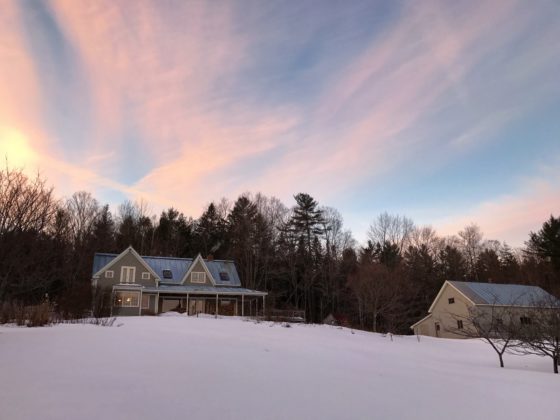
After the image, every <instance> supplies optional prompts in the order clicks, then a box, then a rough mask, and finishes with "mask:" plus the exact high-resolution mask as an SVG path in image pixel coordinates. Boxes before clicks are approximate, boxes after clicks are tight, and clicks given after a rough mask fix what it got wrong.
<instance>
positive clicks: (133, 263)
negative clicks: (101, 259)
mask: <svg viewBox="0 0 560 420" xmlns="http://www.w3.org/2000/svg"><path fill="white" fill-rule="evenodd" d="M123 266H128V267H135V269H136V270H135V272H134V284H140V285H142V286H148V287H154V286H156V280H155V277H154V275H153V274H152V273H151V272H149V271H148V269H147V268H146V267H145V266H144V264H142V263H141V262H140V261H139V260H138V258H136V256H135V255H134V254H133V253H132V252H128V253H127V254H126V255H124V256H123V257H122V258H121V259H120V260H119V261H117V262H116V263H112V264H111V265H109V267H108V268H107V269H106V270H112V271H113V278H106V277H105V271H106V270H103V271H102V272H101V273H99V278H98V279H97V285H98V286H101V287H111V286H113V285H115V284H119V283H120V282H121V267H123ZM144 272H148V274H149V276H150V278H149V279H142V273H144Z"/></svg>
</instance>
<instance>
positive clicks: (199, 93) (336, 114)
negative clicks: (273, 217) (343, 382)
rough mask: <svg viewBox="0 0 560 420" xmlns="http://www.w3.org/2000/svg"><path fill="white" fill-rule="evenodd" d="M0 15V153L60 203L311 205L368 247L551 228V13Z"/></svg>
mask: <svg viewBox="0 0 560 420" xmlns="http://www.w3.org/2000/svg"><path fill="white" fill-rule="evenodd" d="M0 2H1V6H2V7H0V60H1V62H2V63H10V64H9V65H3V66H1V67H0V77H1V80H3V81H4V83H3V86H2V87H0V152H1V153H2V155H3V156H7V157H8V161H9V163H10V164H11V165H13V166H23V167H24V168H25V170H26V171H29V172H30V173H31V172H34V171H36V170H37V169H39V170H40V171H41V172H42V173H43V174H44V175H45V176H46V177H47V178H48V179H49V182H51V183H52V184H53V185H54V186H55V188H56V190H57V193H58V194H60V195H62V196H69V195H71V194H72V192H74V191H78V190H87V191H91V192H92V193H93V194H94V195H95V196H96V197H98V199H99V200H100V201H101V202H108V203H110V204H111V205H113V206H115V205H116V204H118V203H119V202H120V201H122V200H124V199H132V200H138V199H144V200H146V201H147V202H148V203H150V205H151V208H152V211H153V212H159V211H160V210H161V209H163V208H165V207H167V206H171V205H173V206H175V207H177V208H179V209H180V210H181V211H183V212H185V213H186V214H188V215H192V216H193V217H197V216H198V215H199V214H200V212H201V210H202V209H203V207H204V206H205V205H206V204H207V203H209V202H210V201H212V200H219V199H220V198H221V197H227V198H229V199H232V200H233V199H235V198H236V197H237V196H238V195H239V194H241V193H243V192H247V191H251V192H259V191H260V192H262V193H264V194H266V195H271V196H277V197H278V198H280V199H282V200H283V201H284V202H285V203H286V204H287V205H292V204H293V198H292V197H293V195H294V194H295V193H298V192H302V191H304V192H308V193H310V194H311V195H312V196H314V197H315V198H316V199H317V200H318V201H319V202H320V203H321V204H323V205H328V206H332V207H335V208H337V209H338V210H340V212H341V213H342V215H343V216H344V218H345V224H346V226H347V227H349V228H350V229H352V231H353V233H354V235H355V237H356V238H357V239H358V240H360V241H363V240H364V239H365V234H366V230H367V227H368V225H369V224H370V223H371V221H372V220H373V219H374V218H375V217H376V216H377V215H378V214H379V213H380V212H383V211H389V212H393V213H400V214H404V215H407V216H408V217H410V218H412V219H413V220H415V221H416V222H417V223H418V224H430V225H432V226H433V227H434V228H435V229H436V230H437V231H438V232H440V233H441V234H442V235H447V234H452V233H456V232H457V231H458V230H460V229H461V228H462V227H463V226H465V225H466V224H468V223H471V222H475V223H478V224H479V225H480V226H481V228H482V230H483V231H484V232H485V234H486V237H487V238H490V239H499V240H506V241H508V242H509V243H510V244H512V245H514V246H519V245H522V244H523V241H524V240H526V239H527V235H528V232H529V231H530V230H536V229H538V228H539V227H540V225H541V224H542V222H543V221H544V220H545V219H546V218H547V217H548V216H549V215H550V214H551V213H552V214H556V215H557V214H558V209H559V208H560V191H559V190H560V187H559V185H560V182H559V181H560V78H559V76H558V75H559V74H560V43H559V42H558V39H560V25H558V22H559V21H560V4H559V3H558V2H557V1H546V0H538V1H534V2H530V3H529V2H525V1H493V2H476V1H456V2H445V1H441V2H440V1H423V2H414V1H349V2H335V1H332V2H325V1H301V2H300V1H298V2H295V1H294V2H274V1H271V2H260V1H255V2H249V1H238V2H188V1H187V2H185V1H166V2H163V1H151V2H149V1H137V2H125V1H120V2H119V1H117V2H114V1H84V2H74V1H50V2H49V1H45V2H39V1H10V0H0Z"/></svg>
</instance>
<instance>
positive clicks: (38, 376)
mask: <svg viewBox="0 0 560 420" xmlns="http://www.w3.org/2000/svg"><path fill="white" fill-rule="evenodd" d="M117 325H120V326H118V327H117ZM505 363H506V368H505V369H500V368H499V367H498V359H497V357H496V355H495V353H494V352H493V351H492V349H491V348H490V347H489V346H488V345H487V344H485V343H483V342H481V341H478V340H449V339H447V340H446V339H435V338H428V337H422V338H421V340H420V342H418V340H417V338H416V337H414V336H407V337H400V336H394V337H393V340H392V341H391V339H390V337H389V336H383V335H380V334H372V333H367V332H362V331H352V330H350V329H346V328H337V327H331V326H319V325H315V326H313V325H298V324H292V325H291V328H285V327H283V326H282V325H281V324H273V323H269V322H262V323H255V322H252V321H247V320H242V319H239V318H222V319H214V318H208V317H200V318H196V317H186V316H166V317H142V318H140V317H129V318H119V319H117V321H116V322H115V324H114V326H113V327H100V326H95V325H81V324H75V325H68V324H64V325H56V326H52V327H46V328H19V327H13V326H12V327H10V326H0V407H1V408H0V418H2V419H36V418H41V419H96V420H97V419H101V418H107V419H117V418H118V419H156V418H160V419H175V418H194V419H373V418H375V419H420V420H421V419H450V418H453V419H469V420H470V419H473V418H475V419H476V418H491V419H493V420H498V419H522V418H532V419H541V420H546V419H554V420H558V419H560V398H559V397H558V395H559V391H560V377H559V376H558V375H554V374H553V373H552V372H551V369H552V366H551V364H552V363H551V361H550V360H549V359H544V358H539V357H535V356H524V357H521V356H511V355H506V358H505Z"/></svg>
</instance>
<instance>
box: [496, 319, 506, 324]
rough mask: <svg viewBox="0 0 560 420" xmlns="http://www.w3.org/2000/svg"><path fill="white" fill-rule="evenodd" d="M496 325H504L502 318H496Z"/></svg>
mask: <svg viewBox="0 0 560 420" xmlns="http://www.w3.org/2000/svg"><path fill="white" fill-rule="evenodd" d="M496 325H504V320H503V319H502V318H496Z"/></svg>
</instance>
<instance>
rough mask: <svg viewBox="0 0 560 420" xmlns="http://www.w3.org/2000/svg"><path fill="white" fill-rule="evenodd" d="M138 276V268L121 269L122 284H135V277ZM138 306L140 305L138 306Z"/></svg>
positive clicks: (125, 267) (124, 267) (123, 267)
mask: <svg viewBox="0 0 560 420" xmlns="http://www.w3.org/2000/svg"><path fill="white" fill-rule="evenodd" d="M135 274H136V267H127V266H122V267H121V283H134V275H135ZM136 306H138V305H136Z"/></svg>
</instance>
